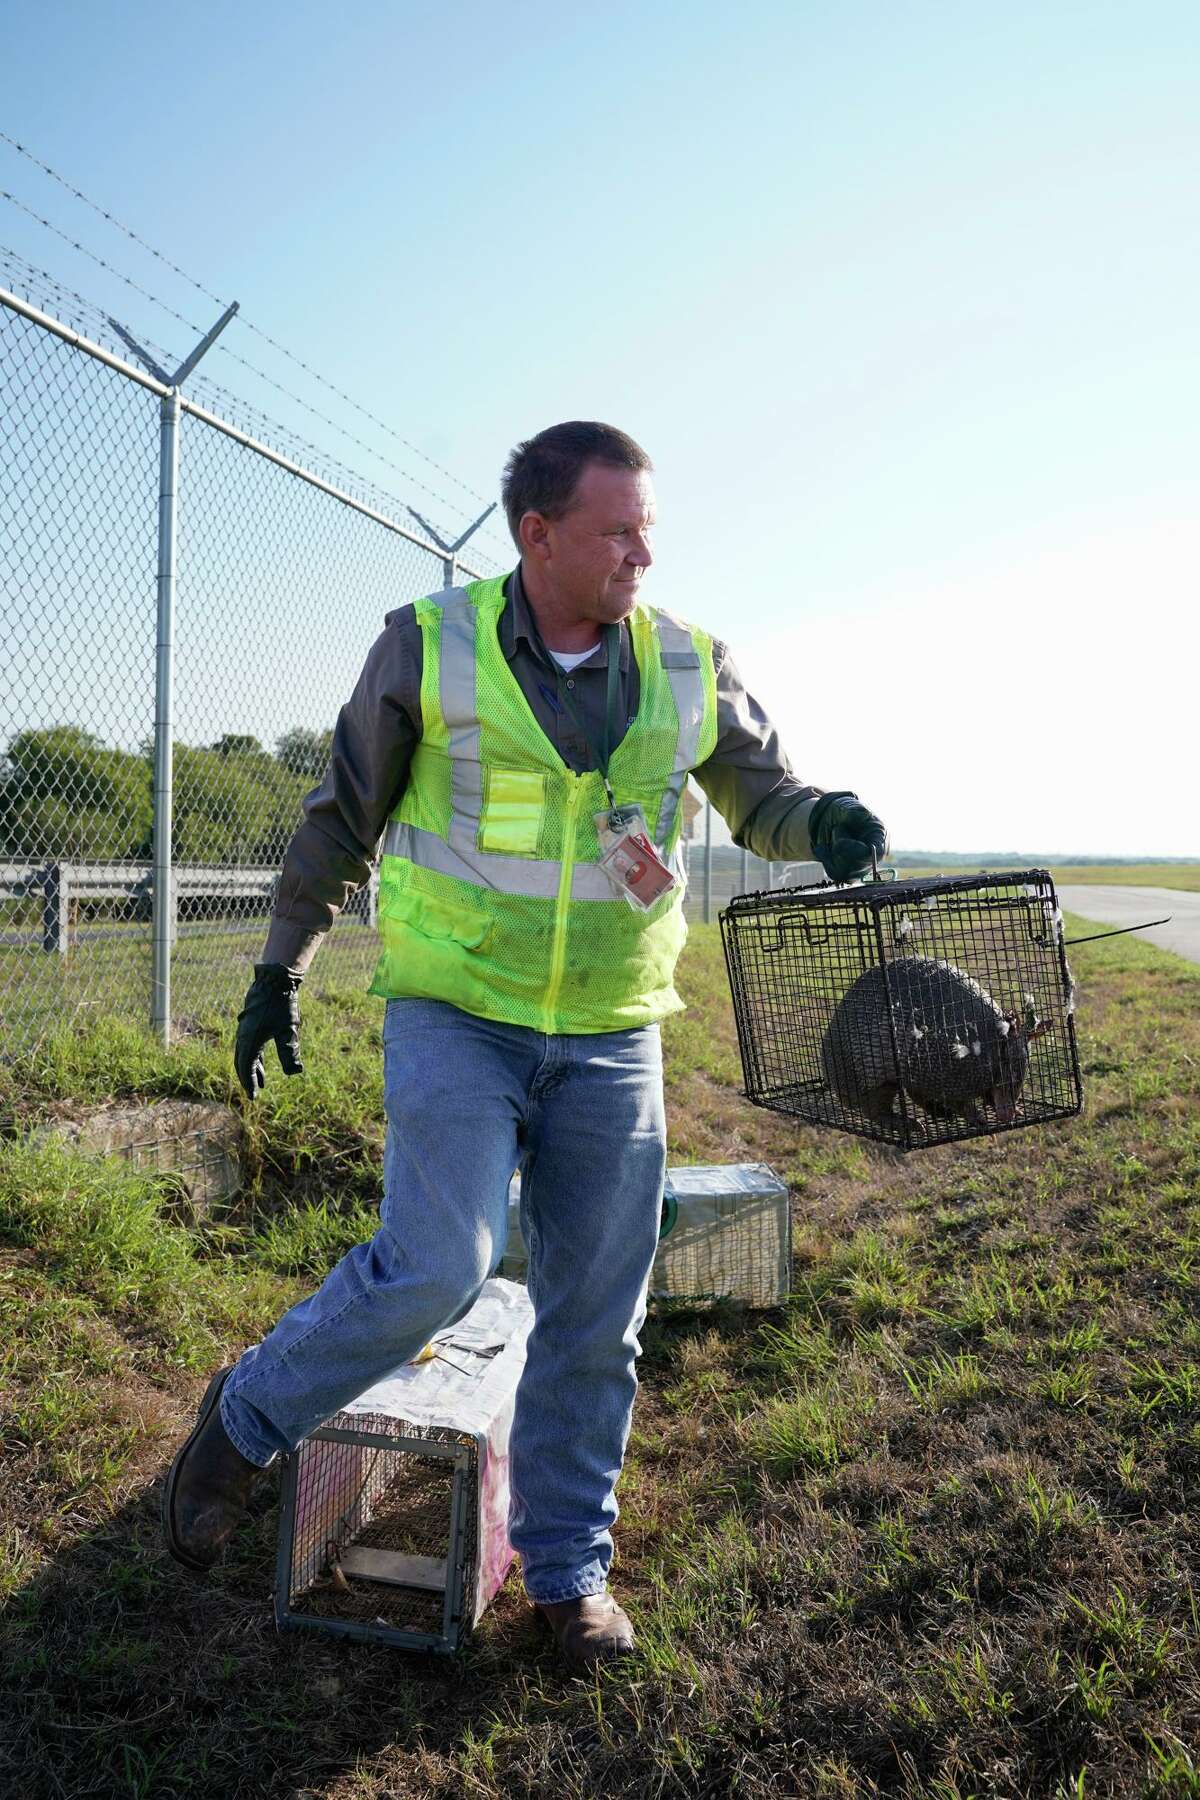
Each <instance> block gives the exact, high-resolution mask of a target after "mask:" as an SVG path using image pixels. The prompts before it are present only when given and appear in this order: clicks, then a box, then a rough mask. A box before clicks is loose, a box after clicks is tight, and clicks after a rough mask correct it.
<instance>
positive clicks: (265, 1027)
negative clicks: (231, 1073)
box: [233, 963, 304, 1100]
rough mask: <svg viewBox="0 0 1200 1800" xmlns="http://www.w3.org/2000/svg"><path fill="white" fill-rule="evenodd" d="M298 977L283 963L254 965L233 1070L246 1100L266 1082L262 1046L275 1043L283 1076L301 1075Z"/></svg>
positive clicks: (241, 1019)
mask: <svg viewBox="0 0 1200 1800" xmlns="http://www.w3.org/2000/svg"><path fill="white" fill-rule="evenodd" d="M301 979H302V978H301V977H300V976H299V975H296V974H294V973H293V971H292V970H291V969H287V968H285V967H284V965H283V964H282V963H255V965H254V980H253V981H252V982H251V983H250V989H249V992H248V993H247V995H246V1003H245V1005H244V1006H243V1007H242V1010H241V1012H240V1013H239V1014H238V1028H237V1042H236V1044H235V1045H234V1050H233V1066H234V1068H235V1069H236V1070H237V1078H238V1080H239V1081H240V1082H241V1084H242V1086H243V1087H244V1088H245V1090H246V1093H247V1096H248V1097H249V1098H250V1099H251V1100H254V1099H256V1098H257V1096H258V1095H259V1094H260V1093H261V1092H262V1089H263V1084H264V1082H265V1080H266V1076H265V1072H264V1070H263V1059H262V1052H263V1045H264V1044H265V1043H266V1042H267V1040H268V1039H269V1038H274V1039H275V1048H276V1050H278V1052H279V1065H280V1067H281V1068H282V1070H283V1072H284V1074H285V1075H301V1074H303V1072H304V1064H303V1063H302V1062H301V1061H300V1004H299V1001H298V1000H297V998H296V996H297V994H298V993H299V990H300V982H301Z"/></svg>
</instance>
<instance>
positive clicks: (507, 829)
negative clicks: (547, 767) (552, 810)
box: [478, 765, 546, 856]
mask: <svg viewBox="0 0 1200 1800" xmlns="http://www.w3.org/2000/svg"><path fill="white" fill-rule="evenodd" d="M545 809H546V776H545V772H544V771H543V770H541V769H499V768H496V767H495V766H494V765H485V767H484V779H483V813H482V816H481V818H480V821H479V840H478V841H479V848H480V849H481V850H485V851H490V852H491V853H492V854H493V855H494V856H536V855H537V849H538V842H539V839H540V837H541V831H542V815H543V813H544V812H545Z"/></svg>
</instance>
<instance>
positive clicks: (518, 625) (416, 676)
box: [263, 569, 822, 971]
mask: <svg viewBox="0 0 1200 1800" xmlns="http://www.w3.org/2000/svg"><path fill="white" fill-rule="evenodd" d="M504 591H505V595H506V597H507V601H508V604H507V605H506V606H505V608H504V611H503V612H502V614H501V615H500V625H499V637H500V647H501V649H502V651H503V653H504V655H505V657H506V658H507V659H508V662H509V664H510V666H511V668H512V671H513V674H514V675H515V676H516V678H517V681H518V682H519V684H520V687H521V691H522V693H523V694H524V696H525V698H526V700H527V701H528V702H529V705H530V707H531V708H532V710H533V714H534V717H535V718H536V719H537V722H538V724H539V725H540V726H541V729H542V730H543V732H545V734H546V736H547V737H548V738H549V740H550V742H551V743H552V744H553V745H554V746H555V748H556V749H557V751H558V753H559V755H560V756H561V757H562V759H563V761H564V762H565V763H566V764H567V766H568V767H569V768H571V769H573V770H574V771H575V772H576V773H577V774H582V773H583V772H584V771H586V770H588V769H591V768H594V767H595V758H594V756H593V754H592V750H591V747H590V745H589V744H588V742H587V738H586V737H585V736H584V734H583V733H582V732H581V731H580V730H579V727H578V725H577V724H576V723H575V722H574V721H573V720H572V717H571V714H570V713H569V712H568V711H567V710H566V709H565V708H564V707H563V705H562V703H561V701H560V700H559V698H558V689H557V682H558V672H557V670H556V668H555V666H554V665H553V664H552V663H551V662H550V661H548V659H547V657H546V654H545V651H544V649H543V647H542V644H541V639H540V637H539V634H538V632H537V629H536V624H535V621H534V619H533V616H532V614H531V611H530V607H529V602H528V599H527V598H526V595H525V592H524V588H523V586H522V582H521V573H520V570H519V569H517V570H514V572H513V574H512V575H510V576H509V578H508V580H507V582H506V583H505V589H504ZM620 658H621V665H620V677H621V678H620V686H619V695H620V705H619V713H618V719H619V722H620V730H619V733H618V741H619V739H620V738H621V737H623V736H624V734H625V731H626V730H627V729H628V728H629V726H630V725H631V724H632V723H633V719H634V715H635V714H636V712H637V708H638V696H639V693H640V681H639V675H638V666H637V659H636V657H634V656H633V655H632V654H631V651H630V643H629V633H628V630H627V629H626V628H625V627H624V626H622V627H621V648H620ZM421 665H422V641H421V628H420V626H419V625H418V623H417V618H416V613H415V611H414V609H413V607H412V606H411V605H409V606H401V607H399V608H398V609H397V610H396V611H395V612H393V613H389V614H388V616H387V619H386V621H385V624H384V629H383V632H382V633H381V635H380V636H379V637H378V638H377V639H376V640H375V643H374V644H373V645H372V646H371V649H370V652H369V653H368V656H367V660H366V663H365V664H364V666H363V671H362V674H361V675H360V676H359V679H358V683H357V685H356V687H355V689H354V692H353V694H351V696H350V698H349V700H348V701H347V702H346V704H345V706H343V708H342V710H341V712H340V713H339V714H338V720H337V724H336V726H335V727H334V732H333V749H332V755H331V757H330V763H329V770H328V773H327V774H326V776H325V779H324V781H323V782H322V783H321V785H320V787H318V788H315V789H314V790H313V792H312V793H311V794H309V795H308V797H307V799H306V800H305V802H304V822H303V824H301V826H300V827H299V829H298V830H297V832H296V834H295V836H294V837H293V839H292V841H291V843H290V844H289V846H288V850H287V855H286V856H285V858H284V863H283V872H282V874H281V876H280V879H279V891H278V894H277V896H276V901H275V913H274V917H273V918H272V921H271V928H270V931H269V933H268V936H267V943H266V948H265V950H264V951H263V960H264V961H265V962H274V963H284V964H286V965H287V966H288V967H289V968H292V969H296V970H301V971H302V970H304V969H306V968H307V967H308V964H309V963H310V962H311V960H312V958H313V955H314V953H315V951H316V949H317V947H318V945H319V944H320V941H321V938H322V936H323V935H324V933H325V932H326V931H328V930H329V927H330V926H331V925H332V924H333V921H334V919H335V917H336V916H337V913H338V912H339V911H340V909H341V908H342V907H343V906H344V905H345V904H346V901H347V900H348V899H349V898H350V896H351V894H352V893H353V892H354V890H355V889H356V888H358V887H361V886H362V884H363V882H365V881H367V880H368V879H369V878H370V873H371V868H372V865H373V863H374V861H375V857H376V853H377V850H378V845H379V840H380V838H381V837H382V835H383V831H384V827H385V826H386V824H387V821H388V819H389V818H390V817H391V815H392V813H393V811H394V810H395V808H396V805H397V803H398V801H399V799H400V796H401V794H402V793H403V791H404V787H405V783H406V782H407V780H408V770H409V764H410V763H411V761H412V753H413V747H414V745H415V744H416V743H417V741H418V739H419V738H420V736H421ZM713 666H714V670H715V672H716V681H717V741H716V745H715V747H714V749H713V752H712V755H711V756H710V757H709V758H708V760H707V762H705V763H704V764H703V765H702V766H701V767H700V768H698V769H696V770H695V776H696V780H697V781H698V782H699V783H700V786H701V787H702V788H703V789H704V792H705V794H706V795H707V796H708V798H709V799H710V800H711V801H712V803H713V805H714V806H715V807H716V809H717V811H718V812H719V813H720V814H721V815H722V817H723V818H724V819H725V821H726V823H727V824H728V826H729V829H730V831H731V833H732V834H733V840H734V842H735V843H736V844H738V845H740V846H742V847H744V848H745V849H747V850H749V851H751V852H752V853H753V854H754V855H755V856H761V857H769V858H775V859H780V860H783V861H789V862H790V861H804V860H806V859H807V858H808V857H809V856H810V855H811V850H810V846H809V839H808V815H809V813H810V812H811V810H812V806H813V802H814V801H815V800H816V799H817V797H818V795H819V794H820V793H821V792H822V790H821V789H820V788H815V787H809V786H806V785H805V784H804V783H802V782H800V781H798V780H797V779H796V777H795V776H794V775H793V773H792V771H791V767H790V765H789V763H788V760H787V758H786V756H785V755H784V753H783V748H782V746H781V744H780V742H779V734H778V732H777V731H776V729H775V727H774V726H773V725H772V723H771V721H770V719H768V717H767V715H766V713H765V712H764V711H763V709H762V707H761V706H760V705H759V704H758V702H757V701H756V700H755V699H754V698H753V696H752V695H751V694H749V693H748V692H747V691H746V688H745V685H744V684H743V682H742V679H741V677H740V675H739V674H738V672H737V669H736V668H735V666H734V662H733V658H732V657H731V656H730V654H729V651H728V649H727V648H726V646H725V645H724V644H722V643H719V642H718V641H717V640H716V639H714V640H713ZM607 670H608V652H607V648H606V644H605V640H604V638H603V637H602V638H601V641H600V643H599V644H598V645H597V647H596V649H595V650H593V652H592V653H591V655H590V656H589V657H587V658H586V660H585V661H583V662H581V663H579V664H578V665H577V666H576V667H575V668H574V669H572V670H571V672H570V674H569V675H568V676H567V677H566V681H567V685H568V687H569V688H570V690H571V694H572V699H573V700H574V703H575V706H576V708H577V709H578V711H579V712H580V713H581V714H582V716H583V718H584V719H585V721H586V722H587V724H588V727H589V733H590V735H591V736H592V738H593V739H595V740H597V741H598V740H599V739H600V738H601V736H602V734H603V722H604V715H605V701H606V684H607ZM613 747H614V748H615V744H614V746H613Z"/></svg>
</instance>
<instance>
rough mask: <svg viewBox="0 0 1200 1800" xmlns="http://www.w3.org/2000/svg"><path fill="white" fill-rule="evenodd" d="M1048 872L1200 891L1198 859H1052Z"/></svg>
mask: <svg viewBox="0 0 1200 1800" xmlns="http://www.w3.org/2000/svg"><path fill="white" fill-rule="evenodd" d="M1038 863H1039V859H1038V858H1037V857H1029V858H1028V859H1027V860H1026V861H1025V862H1024V863H1022V864H1021V867H1022V868H1032V867H1034V866H1037V865H1038ZM1015 866H1016V865H1015V864H1014V863H1013V862H1012V861H1011V859H1009V860H1007V861H1001V860H993V859H992V858H990V857H987V856H984V857H981V858H980V862H979V867H980V868H982V869H992V868H995V869H1003V868H1014V867H1015ZM899 872H900V874H901V875H902V876H904V875H916V876H929V875H936V874H939V873H941V871H940V870H938V869H931V868H907V867H905V866H904V864H903V862H901V865H900V870H899ZM946 872H947V873H949V874H952V875H961V874H966V873H970V872H973V871H968V870H965V869H962V868H958V867H954V868H948V869H947V871H946ZM1050 873H1051V875H1052V876H1053V877H1054V880H1055V882H1056V883H1057V884H1058V885H1059V886H1060V887H1061V886H1063V885H1067V884H1071V883H1078V882H1085V883H1089V884H1092V885H1094V884H1097V883H1098V884H1100V885H1101V886H1104V887H1112V886H1113V885H1114V884H1116V885H1118V886H1120V887H1160V888H1176V889H1179V890H1180V891H1182V892H1185V893H1191V894H1196V893H1200V862H1165V863H1153V862H1146V863H1130V862H1121V863H1051V865H1050Z"/></svg>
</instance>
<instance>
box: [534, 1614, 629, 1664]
mask: <svg viewBox="0 0 1200 1800" xmlns="http://www.w3.org/2000/svg"><path fill="white" fill-rule="evenodd" d="M537 1610H538V1611H539V1612H540V1613H541V1615H542V1617H543V1618H544V1619H545V1620H546V1621H547V1622H548V1624H549V1626H550V1629H551V1631H552V1632H553V1633H554V1638H555V1642H556V1643H557V1645H558V1647H559V1649H560V1650H561V1651H562V1653H563V1657H564V1659H565V1661H566V1663H567V1666H568V1667H569V1668H570V1669H572V1670H573V1671H574V1672H575V1673H576V1674H577V1675H582V1674H586V1673H587V1671H588V1670H589V1669H591V1668H594V1667H595V1665H596V1664H597V1663H599V1662H611V1661H613V1660H614V1659H615V1658H617V1657H618V1656H628V1655H629V1654H630V1652H631V1651H632V1649H633V1647H634V1642H633V1626H632V1625H631V1624H630V1623H629V1620H628V1619H627V1618H626V1616H625V1614H624V1613H623V1612H622V1611H621V1608H620V1607H619V1606H618V1605H617V1603H616V1601H615V1600H614V1599H613V1597H612V1595H611V1594H584V1595H583V1596H582V1597H581V1598H580V1599H578V1600H558V1601H555V1602H554V1603H553V1604H551V1605H549V1606H541V1605H539V1606H538V1608H537Z"/></svg>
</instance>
